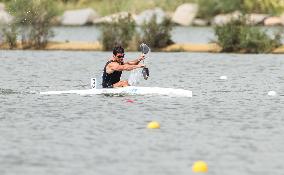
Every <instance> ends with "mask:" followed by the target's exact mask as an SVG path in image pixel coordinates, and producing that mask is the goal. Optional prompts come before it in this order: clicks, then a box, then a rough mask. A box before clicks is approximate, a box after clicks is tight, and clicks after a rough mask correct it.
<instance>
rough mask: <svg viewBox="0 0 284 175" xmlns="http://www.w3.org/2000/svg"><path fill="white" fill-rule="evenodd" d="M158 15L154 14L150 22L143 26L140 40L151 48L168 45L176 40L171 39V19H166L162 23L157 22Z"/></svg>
mask: <svg viewBox="0 0 284 175" xmlns="http://www.w3.org/2000/svg"><path fill="white" fill-rule="evenodd" d="M156 19H157V17H156V16H153V17H152V18H151V20H150V21H149V22H148V23H144V24H143V25H142V26H141V33H142V36H141V39H140V42H144V43H147V44H148V45H149V46H150V47H151V48H153V49H155V48H156V49H158V48H163V47H166V46H168V45H170V44H173V43H174V42H173V41H172V40H171V30H172V27H173V24H172V23H171V20H170V19H164V20H163V21H162V22H161V24H158V23H157V20H156Z"/></svg>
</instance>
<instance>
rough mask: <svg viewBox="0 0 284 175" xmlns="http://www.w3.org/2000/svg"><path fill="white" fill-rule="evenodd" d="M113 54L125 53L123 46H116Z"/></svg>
mask: <svg viewBox="0 0 284 175" xmlns="http://www.w3.org/2000/svg"><path fill="white" fill-rule="evenodd" d="M112 53H113V54H114V55H116V54H118V53H124V49H123V47H121V46H116V47H114V48H113V50H112Z"/></svg>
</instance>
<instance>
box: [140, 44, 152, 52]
mask: <svg viewBox="0 0 284 175" xmlns="http://www.w3.org/2000/svg"><path fill="white" fill-rule="evenodd" d="M140 50H141V52H142V53H143V54H147V53H148V52H149V51H150V48H149V47H148V46H147V45H146V44H145V43H142V44H140Z"/></svg>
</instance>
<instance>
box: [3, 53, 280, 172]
mask: <svg viewBox="0 0 284 175" xmlns="http://www.w3.org/2000/svg"><path fill="white" fill-rule="evenodd" d="M138 55H139V53H134V52H133V53H127V54H126V57H127V58H136V57H137V56H138ZM110 56H111V54H110V52H109V53H107V52H64V51H49V52H46V51H33V52H31V51H1V52H0V61H1V64H0V88H1V90H0V97H1V98H0V102H1V106H0V112H1V116H0V133H1V134H0V173H1V174H7V175H10V174H11V175H12V174H13V175H14V174H29V175H38V174H41V175H51V174H52V175H53V174H60V175H65V174H66V175H67V174H68V175H73V174H74V175H77V174H97V175H102V174H103V175H118V174H123V175H134V174H135V175H144V174H145V175H146V174H147V175H167V174H168V175H172V174H177V175H188V174H192V172H191V165H192V164H193V162H194V161H196V160H204V161H206V162H207V163H208V166H209V173H208V174H212V175H240V174H242V175H270V174H271V175H280V174H283V172H284V165H283V161H284V147H283V145H284V127H283V126H284V118H283V116H284V112H283V105H284V93H283V90H284V88H283V87H284V77H283V75H284V72H283V70H284V67H283V66H284V60H283V56H282V55H238V54H201V53H151V59H150V60H149V69H150V76H151V77H150V78H149V79H148V80H147V81H143V82H141V86H159V87H172V88H183V89H189V90H192V91H193V95H194V96H193V97H192V98H175V97H163V96H121V97H108V96H103V95H97V96H84V97H83V96H79V95H54V96H40V95H39V94H38V92H40V91H48V90H69V89H87V88H89V81H90V78H91V77H94V76H98V75H100V73H101V72H100V71H102V68H103V66H104V64H105V62H106V59H107V58H108V57H110ZM223 75H224V76H227V77H228V79H227V80H220V79H219V77H220V76H223ZM127 76H128V75H127V74H124V75H123V77H124V78H125V77H127ZM271 90H274V91H276V92H277V93H278V95H277V96H275V97H270V96H268V95H267V92H268V91H271ZM129 99H130V100H133V101H134V103H128V102H127V100H129ZM152 120H156V121H159V122H160V124H161V129H159V130H148V129H146V125H147V123H148V122H150V121H152Z"/></svg>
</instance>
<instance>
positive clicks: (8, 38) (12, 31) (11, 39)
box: [1, 25, 17, 49]
mask: <svg viewBox="0 0 284 175" xmlns="http://www.w3.org/2000/svg"><path fill="white" fill-rule="evenodd" d="M1 33H2V35H3V37H4V38H3V39H4V43H7V44H8V45H9V48H10V49H13V48H15V47H16V46H17V29H16V26H15V25H9V26H8V27H7V26H5V27H2V28H1Z"/></svg>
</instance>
